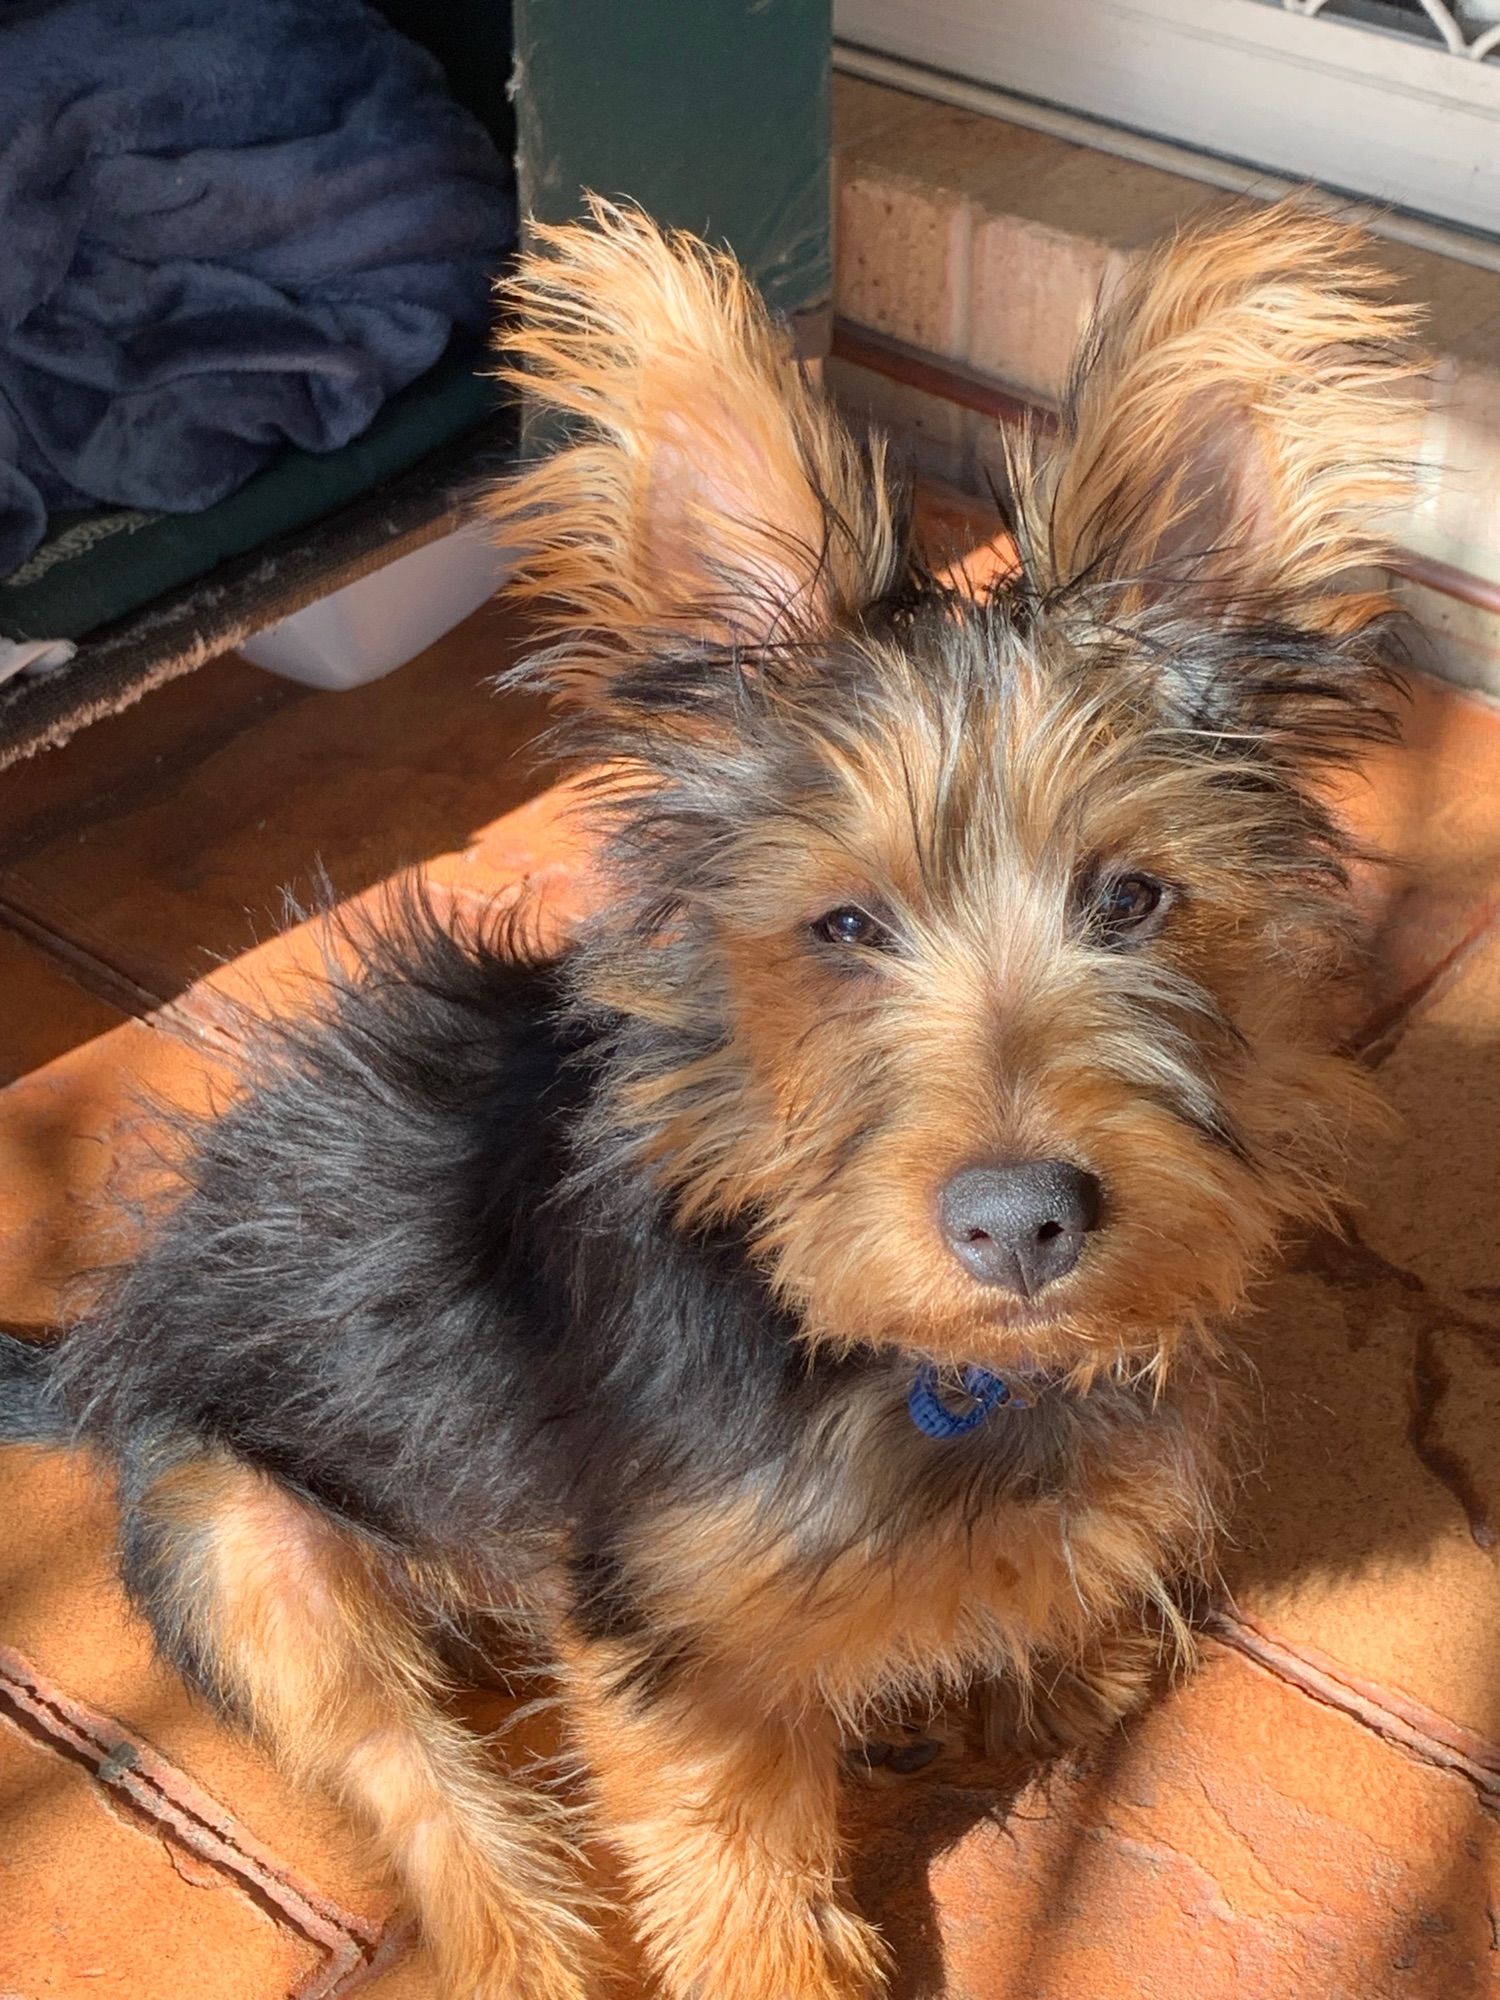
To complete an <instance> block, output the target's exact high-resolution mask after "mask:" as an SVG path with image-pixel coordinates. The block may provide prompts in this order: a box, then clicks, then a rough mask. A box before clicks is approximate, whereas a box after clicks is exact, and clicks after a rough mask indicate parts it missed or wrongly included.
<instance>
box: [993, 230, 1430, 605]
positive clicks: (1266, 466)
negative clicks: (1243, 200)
mask: <svg viewBox="0 0 1500 2000" xmlns="http://www.w3.org/2000/svg"><path fill="white" fill-rule="evenodd" d="M1388 289H1389V284H1388V280H1387V279H1386V278H1385V277H1384V275H1383V274H1382V273H1381V272H1380V271H1378V270H1376V269H1374V268H1372V267H1371V266H1370V265H1369V264H1368V263H1367V262H1366V261H1365V260H1364V256H1363V239H1362V238H1361V237H1360V235H1359V234H1358V232H1357V231H1355V230H1354V229H1352V228H1350V227H1348V226H1347V225H1345V224H1343V223H1341V222H1339V221H1338V220H1336V219H1335V218H1333V217H1331V216H1328V215H1326V214H1323V213H1320V212H1319V211H1318V210H1317V209H1315V208H1313V207H1312V206H1310V205H1309V204H1308V202H1307V201H1306V200H1304V199H1301V198H1297V197H1294V198H1292V199H1290V200H1287V201H1283V202H1280V203H1277V204H1276V205H1275V206H1273V207H1268V208H1256V209H1252V210H1248V211H1241V212H1239V213H1237V214H1235V215H1233V216H1232V217H1231V218H1230V219H1228V220H1227V221H1226V220H1224V219H1223V218H1222V217H1220V218H1216V219H1210V220H1208V221H1205V222H1203V223H1200V224H1198V225H1197V226H1195V227H1193V228H1190V229H1187V230H1185V231H1183V232H1182V233H1181V234H1180V235H1179V236H1177V237H1176V239H1175V240H1173V241H1172V242H1170V243H1168V244H1167V245H1166V246H1165V247H1164V248H1163V249H1161V250H1160V251H1158V252H1157V253H1156V254H1155V255H1153V256H1152V257H1150V258H1148V259H1146V260H1145V261H1143V262H1142V263H1141V264H1140V265H1139V266H1138V267H1137V268H1136V269H1135V271H1134V272H1133V273H1132V275H1131V276H1130V277H1129V279H1128V280H1127V282H1126V284H1125V287H1124V289H1123V291H1122V293H1121V294H1120V295H1119V297H1118V298H1117V299H1116V301H1115V302H1114V304H1113V305H1112V306H1111V307H1110V308H1109V309H1108V310H1107V311H1106V312H1105V313H1104V314H1103V315H1102V316H1101V317H1100V318H1099V319H1098V320H1097V321H1096V322H1095V324H1094V326H1093V328H1092V329H1091V331H1090V333H1089V335H1088V336H1087V337H1086V339H1085V341H1084V344H1083V347H1082V350H1081V352H1080V355H1079V358H1078V362H1077V365H1076V367H1075V370H1074V374H1073V379H1072V382H1071V384H1070V387H1069V390H1068V393H1067V396H1066V400H1065V404H1064V410H1063V419H1062V427H1061V436H1060V440H1059V443H1058V446H1057V449H1056V451H1055V453H1054V455H1053V456H1052V458H1051V459H1050V460H1049V461H1048V463H1047V464H1046V465H1045V466H1044V467H1043V469H1042V472H1041V474H1040V476H1039V477H1038V478H1036V479H1035V480H1034V482H1033V485H1032V492H1031V496H1030V501H1029V504H1028V505H1027V507H1026V516H1027V518H1026V521H1025V524H1024V525H1025V530H1026V532H1025V540H1026V542H1027V543H1028V544H1029V546H1028V548H1027V549H1026V552H1025V553H1026V556H1027V561H1028V568H1029V569H1030V570H1031V572H1032V575H1033V580H1034V581H1035V582H1037V583H1038V584H1039V585H1041V587H1042V588H1044V589H1047V588H1059V587H1061V588H1066V586H1068V585H1069V584H1072V583H1075V582H1076V583H1078V584H1080V585H1081V586H1082V587H1083V588H1084V589H1085V590H1086V591H1088V592H1090V593H1091V594H1092V593H1094V592H1095V591H1097V593H1098V595H1097V597H1095V598H1094V602H1095V603H1096V604H1097V605H1098V608H1099V610H1100V612H1101V614H1102V615H1105V616H1109V617H1112V618H1118V617H1121V616H1123V617H1125V618H1127V619H1128V618H1129V617H1130V616H1131V615H1132V613H1134V612H1137V611H1139V610H1141V609H1142V608H1156V607H1163V606H1164V607H1165V608H1167V609H1168V610H1170V609H1171V608H1173V607H1181V608H1182V609H1184V610H1192V611H1198V612H1202V613H1204V614H1207V615H1209V616H1212V617H1217V618H1222V619H1226V620H1234V619H1255V620H1258V621H1266V622H1273V621H1283V620H1284V621H1285V622H1286V623H1288V624H1289V625H1295V626H1296V627H1298V628H1299V629H1301V630H1304V631H1323V632H1326V633H1329V634H1337V633H1346V632H1349V631H1352V630H1355V629H1357V628H1358V627H1360V626H1361V625H1363V624H1367V623H1368V622H1369V620H1370V619H1371V617H1372V616H1373V615H1375V614H1376V613H1377V612H1378V611H1379V610H1380V609H1382V608H1384V598H1383V597H1382V596H1381V595H1380V594H1379V593H1378V592H1377V593H1375V594H1373V595H1372V594H1370V593H1364V594H1360V593H1357V592H1356V593H1352V594H1351V593H1350V592H1349V591H1348V589H1347V588H1342V587H1341V586H1345V585H1347V583H1348V580H1349V578H1350V575H1351V573H1352V572H1355V571H1357V570H1360V569H1362V568H1364V567H1366V566H1368V565H1370V564H1378V563H1379V562H1380V561H1381V559H1382V558H1383V557H1384V556H1385V555H1386V554H1387V553H1388V541H1387V535H1388V530H1389V521H1390V518H1391V516H1392V513H1393V511H1394V510H1395V509H1396V508H1397V507H1398V506H1399V505H1400V504H1401V503H1402V502H1403V501H1404V500H1406V499H1407V498H1408V497H1409V495H1410V491H1411V479H1412V474H1411V469H1410V467H1411V460H1412V457H1413V449H1414V439H1415V436H1416V421H1415V418H1416V407H1417V406H1416V403H1415V401H1414V399H1413V397H1412V395H1411V393H1410V384H1411V382H1412V379H1413V378H1414V377H1415V376H1416V375H1417V374H1418V373H1419V366H1418V364H1417V363H1416V361H1415V360H1414V359H1413V356H1412V354H1411V351H1410V347H1409V341H1410V337H1411V335H1412V333H1413V330H1414V326H1415V323H1416V319H1417V315H1416V314H1415V313H1414V312H1412V311H1410V310H1408V309H1407V308H1405V307H1401V306H1394V305H1391V304H1389V303H1387V302H1386V294H1387V292H1388Z"/></svg>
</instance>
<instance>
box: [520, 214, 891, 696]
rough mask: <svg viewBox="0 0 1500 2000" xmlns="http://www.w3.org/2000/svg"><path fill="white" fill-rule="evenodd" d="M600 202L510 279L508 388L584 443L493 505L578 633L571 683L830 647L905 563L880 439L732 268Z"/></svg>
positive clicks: (569, 643) (579, 691)
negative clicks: (796, 351) (643, 668)
mask: <svg viewBox="0 0 1500 2000" xmlns="http://www.w3.org/2000/svg"><path fill="white" fill-rule="evenodd" d="M590 206H591V220H590V221H588V222H584V223H577V224H568V225H564V226H562V227H558V228H539V229H537V230H536V231H535V244H534V248H533V249H532V250H531V251H530V252H529V253H528V254H527V255H526V256H525V257H524V258H523V259H522V261H521V264H520V266H519V268H518V271H517V273H516V275H515V277H514V278H513V280H511V281H510V282H509V283H508V284H507V285H505V286H504V287H503V289H502V295H501V296H502V303H503V308H504V319H503V321H502V328H501V335H500V346H501V357H502V362H501V378H502V379H503V380H505V381H507V382H509V383H510V384H511V385H512V386H514V387H517V388H519V389H520V390H522V391H523V393H525V394H526V395H527V396H529V397H530V398H531V399H532V400H533V402H534V403H535V404H538V405H540V406H542V407H543V408H549V409H551V410H554V411H557V412H560V413H562V415H563V417H564V418H565V419H566V421H567V424H568V434H567V436H566V438H565V440H564V442H563V443H562V444H561V446H560V448H558V449H557V450H555V451H554V452H553V453H552V455H551V456H550V457H547V458H544V459H542V460H541V461H540V462H539V463H537V464H535V465H533V466H532V467H530V468H529V469H528V470H526V471H524V472H523V473H521V474H520V476H519V477H517V478H515V479H513V480H511V481H508V482H506V483H504V484H502V485H501V486H499V487H497V488H496V489H495V491H494V492H493V493H492V494H491V495H490V497H489V500H488V503H487V510H488V513H489V515H490V518H491V520H492V522H493V524H494V528H495V532H496V533H497V535H498V536H500V537H502V538H504V540H505V542H506V543H507V544H508V545H510V546H513V547H518V548H519V549H520V550H521V551H522V554H521V560H520V566H519V569H518V571H517V573H516V579H515V581H516V584H517V586H518V588H519V589H520V591H521V592H522V594H523V595H526V596H529V597H531V598H533V599H535V600H537V601H539V603H540V604H541V606H542V608H543V612H544V616H545V617H546V619H547V621H548V624H549V628H550V629H551V631H552V632H553V633H554V635H555V636H557V637H558V638H559V639H560V640H561V641H562V642H563V643H562V644H561V645H560V646H559V647H558V649H557V651H556V654H555V656H554V659H553V661H552V682H553V685H554V686H556V687H558V688H559V689H560V690H561V691H562V692H564V693H566V694H571V695H574V696H584V697H587V696H589V695H597V694H600V693H602V692H603V690H604V689H605V688H607V686H608V685H609V684H610V682H611V681H612V680H613V679H614V677H615V676H616V675H617V674H618V673H619V671H620V669H621V667H622V666H623V665H626V664H628V662H629V661H630V659H631V658H632V657H636V658H641V657H646V656H650V655H652V654H654V653H657V652H659V651H661V650H663V649H666V650H669V651H678V650H682V649H684V648H690V647H692V646H693V645H695V644H698V643H703V644H706V645H709V646H711V647H715V648H725V647H729V648H740V647H744V648H748V649H755V648H764V647H768V646H776V645H780V644H786V645H795V644H797V643H800V642H802V641H805V640H807V639H809V638H815V637H817V636H818V635H820V634H821V633H824V632H826V631H830V630H832V629H833V628H834V627H835V626H837V625H838V624H839V623H840V622H841V621H843V620H845V619H847V618H850V617H853V616H855V615H857V614H858V612H859V611H860V610H861V609H863V608H864V607H865V606H867V605H868V604H870V603H872V602H873V601H874V600H875V599H876V598H878V597H880V596H882V595H883V594H884V593H885V592H886V591H887V590H888V589H889V587H890V585H891V583H892V582H893V580H894V577H895V574H896V572H897V571H898V569H899V567H900V564H901V561H902V558H903V551H902V549H901V547H900V539H901V538H900V534H899V531H898V527H897V525H896V523H895V521H894V519H893V513H892V507H891V502H890V499H889V496H888V492H887V484H886V479H885V470H884V463H883V454H882V451H881V448H880V446H879V444H878V443H872V444H871V445H869V446H868V447H866V448H863V449H862V448H861V447H860V446H859V445H857V444H856V442H855V440H854V439H853V437H852V436H851V435H850V433H849V432H848V431H847V430H846V429H845V428H844V426H843V425H842V424H841V423H840V422H839V420H838V418H837V417H836V416H835V415H834V414H833V412H832V410H831V409H830V408H829V407H828V405H827V404H826V403H825V402H824V401H823V400H822V399H821V397H820V396H819V395H818V394H817V393H816V391H815V390H814V389H813V388H812V386H811V385H810V384H809V383H808V382H807V380H806V379H805V378H804V376H803V375H802V373H801V371H800V370H799V369H798V367H797V365H796V362H795V360H794V358H793V355H792V352H791V347H790V343H789V341H788V339H787V338H786V336H785V334H784V333H783V332H782V331H781V330H780V329H779V328H778V326H777V325H776V323H775V322H774V321H773V320H772V318H771V316H770V314H769V313H768V312H767V310H766V308H765V306H764V304H763V303H762V302H761V300H760V298H759V296H758V294H757V293H756V292H755V291H754V289H753V288H752V286H751V285H750V284H749V282H748V281H747V279H746V278H745V276H744V274H743V273H742V272H741V270H740V269H739V267H738V266H737V265H736V264H735V262H734V260H733V259H732V258H731V257H729V256H728V255H726V254H724V253H721V252H719V251H715V250H713V249H710V248H709V247H708V245H706V244H704V243H702V242H700V241H699V240H698V239H696V238H694V237H691V236H687V235H682V234H678V233H669V232H667V231H665V230H662V229H659V228H658V227H657V226H656V225H655V224H654V223H652V222H650V221H648V220H647V218H646V217H645V216H643V215H642V214H640V213H639V212H638V211H636V210H633V209H628V208H622V207H618V206H615V205H614V204H611V203H608V202H604V201H601V200H599V199H597V198H595V199H594V200H593V201H592V202H591V204H590Z"/></svg>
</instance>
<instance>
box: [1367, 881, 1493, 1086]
mask: <svg viewBox="0 0 1500 2000" xmlns="http://www.w3.org/2000/svg"><path fill="white" fill-rule="evenodd" d="M1497 937H1500V898H1495V899H1491V900H1489V901H1487V902H1486V903H1485V904H1484V905H1483V914H1482V916H1481V917H1480V918H1479V920H1478V922H1477V923H1474V924H1471V925H1470V927H1469V929H1468V930H1467V931H1465V933H1464V935H1463V936H1462V937H1461V938H1460V939H1459V940H1458V942H1457V943H1456V944H1455V945H1453V946H1452V947H1451V948H1450V950H1449V951H1448V952H1447V953H1446V954H1445V955H1444V956H1443V957H1442V958H1440V959H1439V960H1438V962H1437V964H1436V965H1433V966H1429V967H1428V969H1427V971H1426V972H1425V973H1424V974H1423V975H1422V977H1421V978H1419V979H1418V980H1416V981H1415V982H1414V984H1413V985H1411V986H1410V987H1408V988H1407V990H1406V992H1405V993H1403V994H1401V995H1400V996H1399V997H1398V998H1397V999H1396V1000H1394V1001H1392V1002H1390V1003H1389V1005H1387V1006H1386V1007H1385V1008H1383V1009H1382V1010H1381V1012H1380V1013H1378V1014H1377V1015H1376V1016H1375V1017H1374V1019H1373V1020H1371V1021H1369V1022H1367V1023H1366V1025H1365V1026H1364V1027H1363V1028H1361V1030H1360V1031H1359V1033H1358V1034H1357V1035H1356V1036H1355V1037H1354V1039H1353V1041H1352V1042H1351V1043H1350V1044H1349V1047H1350V1050H1351V1052H1352V1053H1353V1054H1354V1055H1356V1056H1358V1058H1359V1059H1360V1061H1361V1062H1363V1063H1364V1064H1365V1065H1366V1066H1367V1067H1368V1068H1370V1069H1378V1068H1379V1067H1380V1065H1381V1064H1382V1063H1383V1062H1385V1061H1386V1059H1387V1058H1388V1057H1389V1056H1391V1055H1394V1053H1395V1051H1396V1050H1397V1048H1399V1046H1400V1044H1401V1040H1402V1038H1403V1036H1404V1035H1405V1034H1406V1031H1407V1029H1408V1028H1409V1027H1411V1026H1412V1025H1413V1023H1414V1022H1416V1021H1418V1020H1420V1018H1421V1016H1422V1015H1423V1014H1424V1013H1425V1012H1426V1010H1427V1008H1428V1007H1429V1006H1431V1005H1433V1004H1434V1003H1435V1002H1436V1001H1439V1000H1441V999H1442V998H1443V996H1444V994H1446V993H1448V992H1450V991H1451V990H1452V988H1453V987H1454V986H1455V985H1457V983H1458V982H1459V980H1460V979H1461V978H1462V977H1463V975H1464V973H1465V971H1466V970H1467V969H1468V966H1469V964H1470V963H1471V961H1472V960H1473V959H1475V958H1477V957H1478V956H1479V954H1480V953H1481V952H1482V951H1483V950H1484V949H1485V947H1486V946H1487V945H1488V944H1490V943H1491V942H1492V941H1493V940H1494V939H1495V938H1497Z"/></svg>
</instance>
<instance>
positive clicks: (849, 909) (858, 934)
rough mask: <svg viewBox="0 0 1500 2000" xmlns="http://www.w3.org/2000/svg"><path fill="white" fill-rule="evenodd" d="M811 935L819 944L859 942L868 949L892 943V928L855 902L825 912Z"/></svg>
mask: <svg viewBox="0 0 1500 2000" xmlns="http://www.w3.org/2000/svg"><path fill="white" fill-rule="evenodd" d="M812 934H813V936H814V937H815V938H816V939H817V940H818V942H819V943H820V944H840V945H859V946H862V947H863V949H864V950H866V951H884V950H885V949H886V948H887V947H888V946H889V945H890V943H891V933H890V930H889V928H888V927H887V926H886V925H885V924H883V923H881V922H880V920H879V918H878V917H872V916H871V915H870V913H869V911H868V910H862V909H860V908H859V906H858V905H857V904H855V903H844V904H842V905H840V907H839V908H838V909H836V910H828V911H825V913H824V914H823V915H822V916H821V917H819V918H818V919H817V921H816V923H814V925H813V926H812Z"/></svg>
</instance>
